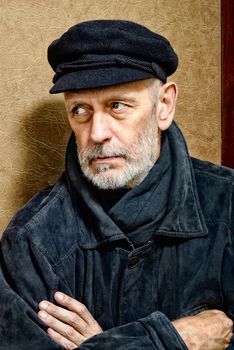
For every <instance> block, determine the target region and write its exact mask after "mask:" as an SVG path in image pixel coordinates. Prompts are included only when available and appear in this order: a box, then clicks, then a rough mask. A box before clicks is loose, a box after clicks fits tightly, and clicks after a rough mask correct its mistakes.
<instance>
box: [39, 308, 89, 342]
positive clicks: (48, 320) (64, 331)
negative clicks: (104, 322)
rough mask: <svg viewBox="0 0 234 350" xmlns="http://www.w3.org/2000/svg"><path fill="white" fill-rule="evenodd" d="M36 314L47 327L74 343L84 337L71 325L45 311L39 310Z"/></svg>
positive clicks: (82, 339)
mask: <svg viewBox="0 0 234 350" xmlns="http://www.w3.org/2000/svg"><path fill="white" fill-rule="evenodd" d="M38 316H39V318H40V319H41V320H42V321H43V322H44V323H45V324H46V325H47V326H48V327H49V328H52V329H53V330H54V331H55V332H57V333H59V334H60V335H62V336H63V337H64V338H66V339H67V340H70V341H71V342H73V343H75V344H81V343H82V342H83V341H84V340H85V339H86V338H85V337H83V336H82V335H81V334H80V333H79V332H78V331H76V330H75V329H74V328H73V327H72V326H70V325H68V324H65V323H63V322H61V321H60V320H58V319H56V318H55V317H53V316H51V315H49V314H48V313H47V312H45V311H39V313H38Z"/></svg>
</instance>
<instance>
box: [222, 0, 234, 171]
mask: <svg viewBox="0 0 234 350" xmlns="http://www.w3.org/2000/svg"><path fill="white" fill-rule="evenodd" d="M221 6H222V9H221V16H222V164H223V165H225V166H229V167H232V168H234V1H233V0H222V2H221Z"/></svg>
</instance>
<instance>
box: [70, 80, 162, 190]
mask: <svg viewBox="0 0 234 350" xmlns="http://www.w3.org/2000/svg"><path fill="white" fill-rule="evenodd" d="M152 84H153V83H152ZM154 90H155V89H154ZM152 92H153V87H152V86H151V84H149V82H146V81H139V82H133V83H129V84H123V85H118V86H111V87H106V88H99V89H90V90H83V91H78V92H66V93H65V106H66V110H67V113H68V118H69V122H70V125H71V127H72V129H73V131H74V132H75V135H76V140H77V149H78V157H79V161H80V165H81V169H82V171H83V173H84V175H85V176H86V177H87V178H88V179H89V180H90V181H91V182H92V183H93V184H94V185H95V186H97V187H99V188H101V189H115V188H121V187H134V186H135V185H137V184H139V183H140V182H141V181H142V180H143V179H144V178H145V176H146V175H147V174H148V172H149V170H150V169H151V168H152V166H153V164H154V162H155V161H156V159H157V158H158V156H159V153H160V145H159V142H158V127H157V120H156V103H155V101H156V96H155V99H154V98H153V96H152V95H153V94H152ZM155 94H156V92H155Z"/></svg>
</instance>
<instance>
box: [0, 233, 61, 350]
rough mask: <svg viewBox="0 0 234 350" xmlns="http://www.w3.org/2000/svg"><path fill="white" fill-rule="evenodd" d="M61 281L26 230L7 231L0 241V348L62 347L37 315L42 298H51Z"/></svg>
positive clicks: (8, 349)
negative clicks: (26, 236) (28, 238)
mask: <svg viewBox="0 0 234 350" xmlns="http://www.w3.org/2000/svg"><path fill="white" fill-rule="evenodd" d="M12 230H13V228H12ZM12 233H13V232H12ZM60 283H61V282H60V280H59V278H58V276H57V275H56V274H55V273H54V271H53V269H52V268H51V264H50V263H49V261H48V260H47V259H46V258H45V256H44V255H43V254H42V252H40V251H38V249H37V248H36V247H35V246H34V245H33V244H32V242H31V241H30V240H27V239H26V238H25V236H24V232H22V231H21V232H17V234H14V233H13V234H11V232H9V230H8V231H7V232H6V233H5V234H4V237H3V239H2V241H1V245H0V350H25V349H35V350H39V349H40V350H41V349H51V350H53V349H57V350H58V349H61V347H60V346H59V345H58V344H56V343H55V342H53V341H52V340H51V339H50V337H49V336H48V335H47V333H46V329H45V327H44V326H43V324H42V322H41V321H40V319H39V318H38V316H37V312H38V303H39V302H40V301H41V300H42V298H43V299H44V298H45V299H48V300H51V301H52V300H53V294H54V291H55V290H57V289H58V288H59V286H60Z"/></svg>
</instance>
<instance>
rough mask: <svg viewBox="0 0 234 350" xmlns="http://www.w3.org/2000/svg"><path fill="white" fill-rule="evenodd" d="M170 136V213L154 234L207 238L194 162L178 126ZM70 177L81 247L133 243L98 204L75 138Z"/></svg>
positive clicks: (71, 143) (69, 154)
mask: <svg viewBox="0 0 234 350" xmlns="http://www.w3.org/2000/svg"><path fill="white" fill-rule="evenodd" d="M166 137H167V139H168V142H169V147H170V153H171V163H172V176H171V182H170V191H169V194H168V202H167V207H166V211H165V213H164V215H163V217H162V219H161V220H160V224H159V225H158V226H157V229H156V230H155V231H154V232H152V234H153V235H155V236H158V235H160V236H169V237H177V238H195V237H202V236H205V235H206V234H207V228H206V225H205V220H204V217H203V214H202V210H201V207H200V204H199V199H198V194H197V189H196V182H195V178H194V173H193V168H192V164H191V160H190V157H189V154H188V150H187V146H186V143H185V140H184V138H183V135H182V133H181V131H180V129H179V128H178V127H177V125H176V123H173V124H172V125H171V127H170V128H169V129H168V130H167V131H166ZM66 174H67V180H68V184H69V187H70V193H71V196H72V198H73V201H74V207H75V210H77V211H78V214H79V215H77V217H79V221H78V222H77V224H78V226H79V230H80V232H81V237H80V245H81V246H82V247H83V248H87V249H91V248H96V247H98V246H100V245H103V244H105V243H106V242H112V241H116V240H125V241H126V240H127V241H129V243H130V240H129V238H128V237H127V236H126V235H125V234H124V233H123V232H122V230H121V229H120V228H119V227H118V226H117V225H116V224H115V222H114V221H113V220H112V219H111V217H110V216H109V215H107V213H106V212H105V211H104V209H103V208H102V206H101V205H100V204H99V203H98V202H97V200H96V198H95V194H94V191H93V186H92V185H91V184H90V183H89V182H88V181H87V180H86V179H85V178H84V176H83V174H82V172H81V169H80V166H79V162H78V159H77V153H76V143H75V136H74V135H72V136H71V138H70V140H69V143H68V148H67V155H66ZM139 186H141V184H140V185H139ZM129 192H131V191H129ZM143 232H144V231H143ZM141 234H142V231H141Z"/></svg>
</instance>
